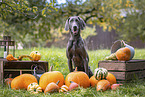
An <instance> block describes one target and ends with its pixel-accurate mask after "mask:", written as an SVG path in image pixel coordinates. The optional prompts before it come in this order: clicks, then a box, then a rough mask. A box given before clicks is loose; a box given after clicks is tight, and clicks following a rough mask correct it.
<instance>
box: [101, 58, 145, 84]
mask: <svg viewBox="0 0 145 97" xmlns="http://www.w3.org/2000/svg"><path fill="white" fill-rule="evenodd" d="M98 67H103V68H106V69H107V70H108V71H109V72H110V73H112V74H113V75H114V76H115V77H116V79H117V82H129V81H130V80H134V79H141V78H145V60H130V61H106V60H105V61H99V63H98Z"/></svg>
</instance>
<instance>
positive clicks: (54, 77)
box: [39, 66, 64, 90]
mask: <svg viewBox="0 0 145 97" xmlns="http://www.w3.org/2000/svg"><path fill="white" fill-rule="evenodd" d="M52 68H53V66H51V67H50V70H49V72H45V73H44V74H42V76H41V77H40V79H39V85H40V87H41V88H42V89H43V90H45V88H46V86H47V85H48V84H49V83H51V82H54V83H56V82H57V81H58V80H59V81H60V82H59V84H58V86H59V87H61V86H62V85H64V76H63V75H62V73H61V72H59V71H52Z"/></svg>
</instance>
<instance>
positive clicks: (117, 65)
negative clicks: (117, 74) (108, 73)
mask: <svg viewBox="0 0 145 97" xmlns="http://www.w3.org/2000/svg"><path fill="white" fill-rule="evenodd" d="M98 64H99V67H103V68H106V69H107V70H116V71H117V70H118V71H136V70H143V69H145V60H130V61H99V63H98Z"/></svg>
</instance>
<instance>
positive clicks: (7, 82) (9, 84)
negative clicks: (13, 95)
mask: <svg viewBox="0 0 145 97" xmlns="http://www.w3.org/2000/svg"><path fill="white" fill-rule="evenodd" d="M11 77H12V74H9V78H6V79H5V80H4V82H5V84H6V85H7V86H11V82H12V80H13V78H11Z"/></svg>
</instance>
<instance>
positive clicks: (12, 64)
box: [0, 59, 48, 84]
mask: <svg viewBox="0 0 145 97" xmlns="http://www.w3.org/2000/svg"><path fill="white" fill-rule="evenodd" d="M33 65H37V66H38V65H40V66H41V67H42V68H43V69H44V70H45V72H47V71H48V62H46V61H7V60H6V59H0V81H1V83H2V84H3V79H4V78H7V77H9V74H12V78H14V77H16V76H18V75H20V71H22V74H24V73H30V74H32V73H33V71H32V70H31V66H33Z"/></svg>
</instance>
